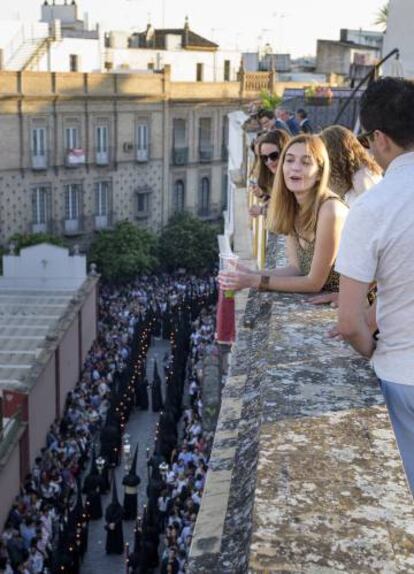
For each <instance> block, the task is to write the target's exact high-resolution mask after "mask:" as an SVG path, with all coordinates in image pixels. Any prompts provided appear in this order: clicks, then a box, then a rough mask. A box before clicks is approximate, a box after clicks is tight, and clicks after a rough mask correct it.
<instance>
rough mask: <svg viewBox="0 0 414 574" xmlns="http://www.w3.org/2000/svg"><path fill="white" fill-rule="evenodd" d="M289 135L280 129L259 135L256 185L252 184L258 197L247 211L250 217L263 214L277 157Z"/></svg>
mask: <svg viewBox="0 0 414 574" xmlns="http://www.w3.org/2000/svg"><path fill="white" fill-rule="evenodd" d="M288 141H289V136H288V134H287V133H286V132H284V131H282V130H273V131H271V132H268V133H267V134H265V135H263V136H261V137H260V138H259V141H258V145H257V150H258V156H259V175H258V178H257V185H252V189H253V193H254V194H255V196H256V197H258V198H260V200H261V202H260V204H259V205H252V206H251V208H250V210H249V213H250V215H251V216H252V217H257V216H258V215H264V214H265V212H266V206H267V204H268V202H269V199H270V195H271V193H272V188H273V182H274V178H275V174H276V171H277V166H278V164H279V157H280V154H281V152H282V150H283V148H284V146H285V145H286V144H287V142H288Z"/></svg>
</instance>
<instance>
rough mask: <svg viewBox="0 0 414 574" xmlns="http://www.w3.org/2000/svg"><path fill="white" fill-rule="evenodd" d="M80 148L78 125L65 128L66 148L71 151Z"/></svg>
mask: <svg viewBox="0 0 414 574" xmlns="http://www.w3.org/2000/svg"><path fill="white" fill-rule="evenodd" d="M77 148H79V130H78V128H77V127H69V128H65V149H66V151H69V150H71V149H77Z"/></svg>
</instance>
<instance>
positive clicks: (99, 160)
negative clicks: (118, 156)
mask: <svg viewBox="0 0 414 574" xmlns="http://www.w3.org/2000/svg"><path fill="white" fill-rule="evenodd" d="M109 160H110V153H109V148H108V149H106V150H98V149H96V150H95V163H96V165H98V166H105V165H109Z"/></svg>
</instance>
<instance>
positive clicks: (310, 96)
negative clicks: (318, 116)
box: [304, 85, 333, 106]
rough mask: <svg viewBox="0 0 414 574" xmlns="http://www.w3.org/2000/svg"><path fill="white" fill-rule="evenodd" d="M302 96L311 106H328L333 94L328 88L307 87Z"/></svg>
mask: <svg viewBox="0 0 414 574" xmlns="http://www.w3.org/2000/svg"><path fill="white" fill-rule="evenodd" d="M304 95H305V101H306V103H307V104H309V105H311V106H329V104H331V103H332V99H333V92H332V90H331V88H330V87H329V86H318V85H311V86H308V87H307V88H305V92H304Z"/></svg>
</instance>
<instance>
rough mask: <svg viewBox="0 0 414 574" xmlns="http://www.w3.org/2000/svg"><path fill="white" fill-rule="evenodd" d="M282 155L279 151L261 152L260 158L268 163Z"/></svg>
mask: <svg viewBox="0 0 414 574" xmlns="http://www.w3.org/2000/svg"><path fill="white" fill-rule="evenodd" d="M279 157H280V153H279V152H278V151H272V153H269V154H267V155H266V154H264V153H263V154H260V159H261V160H262V162H263V163H267V162H268V161H269V160H270V161H276V160H278V159H279Z"/></svg>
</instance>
